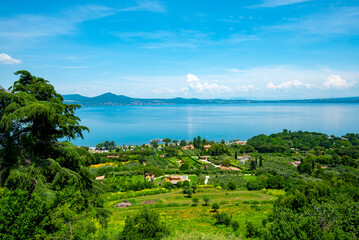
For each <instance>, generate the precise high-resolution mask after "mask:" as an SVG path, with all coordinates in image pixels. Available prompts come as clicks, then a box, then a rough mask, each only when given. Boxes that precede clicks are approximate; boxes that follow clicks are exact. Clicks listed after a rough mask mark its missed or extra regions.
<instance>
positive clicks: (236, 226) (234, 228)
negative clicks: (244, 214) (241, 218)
mask: <svg viewBox="0 0 359 240" xmlns="http://www.w3.org/2000/svg"><path fill="white" fill-rule="evenodd" d="M231 226H232V228H233V231H237V230H238V229H239V222H238V221H237V220H232V222H231Z"/></svg>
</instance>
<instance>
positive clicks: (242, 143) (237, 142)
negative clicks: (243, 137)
mask: <svg viewBox="0 0 359 240" xmlns="http://www.w3.org/2000/svg"><path fill="white" fill-rule="evenodd" d="M235 143H236V144H238V145H247V141H235Z"/></svg>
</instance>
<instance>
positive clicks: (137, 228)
mask: <svg viewBox="0 0 359 240" xmlns="http://www.w3.org/2000/svg"><path fill="white" fill-rule="evenodd" d="M167 235H169V230H168V227H167V226H166V225H165V223H164V222H162V221H161V220H160V215H159V214H158V213H157V212H156V211H154V210H149V209H148V208H146V207H144V208H143V209H142V210H141V211H140V212H139V213H137V214H136V215H135V216H133V217H131V216H128V217H127V218H126V222H125V228H124V230H123V232H122V233H121V234H120V236H119V239H121V240H142V239H160V238H162V237H165V236H167Z"/></svg>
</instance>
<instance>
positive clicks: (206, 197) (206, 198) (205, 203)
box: [203, 196, 209, 206]
mask: <svg viewBox="0 0 359 240" xmlns="http://www.w3.org/2000/svg"><path fill="white" fill-rule="evenodd" d="M203 202H204V206H208V203H209V197H208V196H204V197H203Z"/></svg>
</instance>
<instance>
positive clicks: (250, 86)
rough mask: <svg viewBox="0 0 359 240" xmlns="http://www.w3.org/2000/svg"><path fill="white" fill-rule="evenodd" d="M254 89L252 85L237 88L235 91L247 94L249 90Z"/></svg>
mask: <svg viewBox="0 0 359 240" xmlns="http://www.w3.org/2000/svg"><path fill="white" fill-rule="evenodd" d="M251 89H254V87H253V85H252V84H250V85H247V86H238V87H237V88H236V90H238V91H240V92H248V91H249V90H251Z"/></svg>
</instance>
